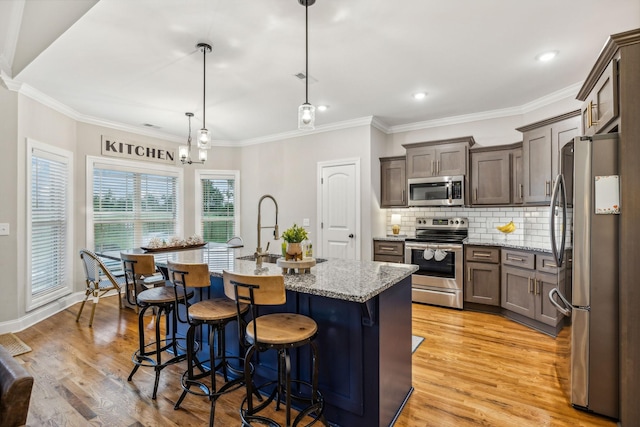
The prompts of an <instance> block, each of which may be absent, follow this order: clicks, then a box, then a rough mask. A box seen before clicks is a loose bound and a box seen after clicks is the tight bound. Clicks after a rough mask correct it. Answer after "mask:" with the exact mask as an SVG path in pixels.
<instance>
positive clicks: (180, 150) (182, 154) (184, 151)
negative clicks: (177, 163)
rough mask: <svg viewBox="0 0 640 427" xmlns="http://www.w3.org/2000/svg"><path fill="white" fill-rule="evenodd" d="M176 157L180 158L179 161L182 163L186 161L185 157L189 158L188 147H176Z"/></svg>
mask: <svg viewBox="0 0 640 427" xmlns="http://www.w3.org/2000/svg"><path fill="white" fill-rule="evenodd" d="M178 155H179V156H180V160H181V161H183V162H184V161H185V160H187V157H189V147H188V146H187V145H181V146H180V147H178Z"/></svg>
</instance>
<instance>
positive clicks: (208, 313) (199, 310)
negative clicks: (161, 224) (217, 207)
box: [167, 261, 249, 427]
mask: <svg viewBox="0 0 640 427" xmlns="http://www.w3.org/2000/svg"><path fill="white" fill-rule="evenodd" d="M167 269H168V272H169V280H170V281H171V282H173V284H174V290H175V291H176V297H177V298H179V296H180V295H184V294H185V293H187V292H188V288H197V289H199V290H200V299H201V301H198V302H196V303H193V304H191V303H189V301H188V300H187V301H186V302H185V308H186V310H185V313H186V319H184V320H183V319H181V318H180V313H179V312H178V320H179V321H180V322H183V323H188V324H189V329H188V331H187V370H186V371H185V372H184V373H183V374H182V379H181V384H182V395H181V396H180V398H179V399H178V401H177V402H176V404H175V406H174V409H179V408H180V404H181V403H182V401H183V400H184V398H185V397H186V396H187V393H190V394H194V395H197V396H206V397H208V398H209V401H210V402H211V411H210V414H209V426H211V427H213V424H214V419H215V410H216V400H218V398H219V397H220V396H221V395H223V394H225V393H229V392H232V391H234V390H237V389H239V388H241V387H242V386H244V372H243V370H242V368H243V364H244V359H243V358H240V357H227V354H226V345H225V341H226V337H225V328H226V326H227V324H228V323H229V322H232V321H236V320H237V317H236V304H235V302H234V301H232V300H230V299H228V298H226V297H222V298H211V299H203V298H204V297H205V296H204V295H203V294H204V292H203V291H204V290H205V289H206V290H207V291H209V289H210V288H209V287H210V286H211V280H210V276H209V266H208V265H207V264H185V263H176V262H171V261H169V262H168V263H167ZM178 291H180V293H178ZM207 294H208V295H206V297H207V298H208V297H209V296H210V295H209V294H210V292H207ZM176 303H177V300H176ZM239 310H240V313H241V314H242V315H243V314H244V313H246V312H247V311H249V306H248V305H247V304H241V305H240V308H239ZM202 325H208V327H209V334H208V335H209V336H208V344H209V360H208V362H209V366H210V368H209V369H205V368H204V367H203V366H202V364H203V363H206V361H205V362H200V361H199V360H198V358H197V356H196V353H195V352H196V350H195V346H194V344H195V338H196V337H195V335H196V329H197V328H198V327H201V326H202ZM216 338H217V346H216ZM216 350H217V352H216ZM216 353H217V354H216ZM228 359H236V361H237V364H236V367H235V368H234V367H232V366H231V365H230V364H229V363H228V362H229V360H228ZM196 366H197V367H198V368H199V369H200V373H196V372H194V368H195V367H196ZM217 371H219V372H221V373H222V374H223V377H224V383H223V384H222V386H221V387H220V388H218V385H217V381H216V372H217ZM229 373H231V374H232V375H233V377H234V378H232V379H230V377H229ZM206 377H209V379H210V381H211V385H210V386H207V385H206V384H205V383H204V382H202V381H201V379H203V378H206ZM192 387H196V390H193V389H192Z"/></svg>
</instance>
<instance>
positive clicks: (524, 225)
mask: <svg viewBox="0 0 640 427" xmlns="http://www.w3.org/2000/svg"><path fill="white" fill-rule="evenodd" d="M392 214H400V216H401V218H402V224H401V225H400V234H406V235H408V236H413V235H414V234H415V231H416V218H419V217H427V218H428V217H462V218H468V219H469V237H470V238H471V239H493V238H496V237H498V236H501V235H502V233H500V232H499V231H498V230H497V229H496V227H497V226H499V225H503V224H506V223H508V222H509V221H513V222H514V224H515V225H516V231H514V232H513V233H512V234H511V236H513V237H526V238H527V239H529V240H530V241H533V242H539V243H540V244H541V245H544V246H550V245H551V241H550V237H549V207H548V206H535V207H496V208H465V207H460V208H448V207H442V208H438V207H435V208H404V209H387V234H392V231H391V225H392V224H391V215H392ZM567 216H568V218H569V223H570V224H571V220H570V218H571V212H568V215H567ZM571 228H572V227H571V226H569V227H567V241H568V242H571Z"/></svg>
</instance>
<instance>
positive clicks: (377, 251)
mask: <svg viewBox="0 0 640 427" xmlns="http://www.w3.org/2000/svg"><path fill="white" fill-rule="evenodd" d="M373 260H374V261H381V262H397V263H404V242H403V241H396V240H374V241H373Z"/></svg>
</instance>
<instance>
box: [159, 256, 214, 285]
mask: <svg viewBox="0 0 640 427" xmlns="http://www.w3.org/2000/svg"><path fill="white" fill-rule="evenodd" d="M167 269H168V271H169V280H170V281H171V283H173V284H174V285H175V286H178V285H184V286H185V287H188V288H208V287H209V286H210V285H211V278H210V274H209V266H208V265H207V264H194V263H190V264H187V263H179V262H173V261H167Z"/></svg>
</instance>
